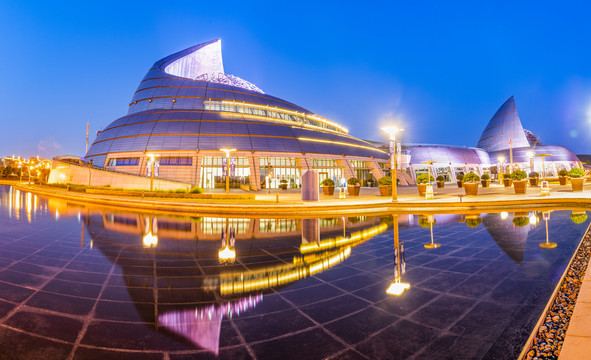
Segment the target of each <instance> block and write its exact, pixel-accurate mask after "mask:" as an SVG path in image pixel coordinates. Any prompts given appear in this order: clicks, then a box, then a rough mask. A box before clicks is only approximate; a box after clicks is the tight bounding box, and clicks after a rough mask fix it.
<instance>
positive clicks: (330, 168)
mask: <svg viewBox="0 0 591 360" xmlns="http://www.w3.org/2000/svg"><path fill="white" fill-rule="evenodd" d="M311 163H312V169H314V170H317V171H318V177H319V179H320V182H321V183H322V181H323V180H324V179H326V178H330V179H332V180H333V181H334V183H335V185H336V186H340V185H341V179H342V177H343V169H341V168H340V167H338V166H337V163H336V161H334V160H330V159H311ZM345 180H346V179H345Z"/></svg>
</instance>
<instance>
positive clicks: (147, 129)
mask: <svg viewBox="0 0 591 360" xmlns="http://www.w3.org/2000/svg"><path fill="white" fill-rule="evenodd" d="M156 124H157V123H154V122H148V123H142V124H133V125H126V126H122V127H120V128H119V129H120V130H119V133H118V134H117V137H123V136H134V135H150V134H152V132H153V131H154V126H155V125H156Z"/></svg>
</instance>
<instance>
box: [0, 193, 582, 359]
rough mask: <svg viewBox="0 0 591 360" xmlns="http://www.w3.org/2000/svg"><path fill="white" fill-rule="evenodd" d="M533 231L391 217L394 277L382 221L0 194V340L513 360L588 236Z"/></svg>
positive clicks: (564, 219) (497, 218)
mask: <svg viewBox="0 0 591 360" xmlns="http://www.w3.org/2000/svg"><path fill="white" fill-rule="evenodd" d="M578 216H579V217H578V218H577V219H578V220H577V221H580V220H581V216H584V215H578ZM519 217H526V218H527V219H528V220H527V223H525V221H523V219H516V218H519ZM546 217H549V219H548V221H547V222H546V221H545V220H544V218H545V215H544V213H542V212H537V211H531V210H530V211H523V212H521V213H517V214H516V213H514V212H507V213H490V214H485V213H483V214H478V215H476V214H472V215H460V214H436V215H434V217H433V219H434V220H435V221H434V224H433V226H432V227H431V226H429V223H425V222H424V221H423V222H422V223H421V221H420V220H421V218H424V217H423V216H421V215H419V214H412V215H411V214H400V215H398V223H399V234H400V235H399V238H400V245H401V246H403V247H404V249H405V251H404V254H403V255H404V258H405V261H404V263H403V264H401V265H403V266H404V269H403V267H402V266H401V269H403V270H405V271H398V270H396V269H394V266H395V265H394V264H395V263H394V242H393V235H392V217H391V215H385V216H381V217H380V216H366V217H349V216H347V217H338V218H329V219H305V220H304V221H302V220H299V219H272V218H263V219H249V218H229V219H226V218H215V217H196V218H184V217H170V216H164V215H154V214H134V213H129V212H119V211H112V210H108V211H97V210H93V209H86V208H84V207H82V206H79V205H73V204H68V203H66V202H63V201H59V200H55V199H51V200H48V199H46V198H43V197H40V196H36V195H33V194H28V193H23V192H17V191H16V190H9V188H7V187H0V228H1V229H2V232H1V233H0V245H2V251H1V252H0V318H2V319H3V320H2V323H1V324H0V336H3V337H4V338H16V336H17V335H18V337H19V339H21V340H19V341H20V342H25V343H26V342H27V341H28V340H26V339H27V336H29V337H30V339H32V340H30V342H31V346H29V347H25V350H23V348H22V347H21V348H20V351H21V352H22V351H24V352H22V356H25V355H26V356H29V357H33V354H32V351H33V349H42V350H43V351H48V352H47V353H48V354H52V356H53V355H55V356H53V357H55V358H67V357H68V354H70V352H71V351H72V349H73V348H74V347H76V349H75V350H74V351H75V352H76V354H82V355H80V357H82V358H84V357H85V356H84V354H85V351H90V352H92V351H95V352H96V351H98V350H96V349H102V350H100V351H105V352H106V353H105V354H104V357H106V358H109V357H117V354H118V353H117V352H118V351H125V352H127V353H130V352H131V353H141V352H146V351H147V352H150V353H151V354H153V353H158V354H160V355H162V356H164V354H168V355H167V356H169V357H170V358H174V356H175V355H179V356H180V355H181V354H183V355H187V354H189V355H191V356H192V357H195V358H199V357H200V356H203V357H207V356H208V355H206V353H210V354H211V352H213V353H214V354H219V356H220V357H222V358H223V357H240V356H246V357H248V356H249V354H254V355H255V356H257V357H259V358H266V357H269V356H277V357H282V358H298V357H299V358H301V357H302V356H303V355H302V354H305V355H307V356H308V357H310V358H314V357H318V358H323V357H329V356H349V355H351V356H354V355H360V354H361V355H363V356H366V357H369V358H392V357H395V358H405V357H409V356H419V357H430V358H440V357H441V356H442V354H452V353H453V354H457V357H459V358H461V357H464V358H515V357H516V356H517V354H519V352H520V351H521V345H522V344H523V343H524V342H525V340H526V338H527V336H528V335H529V329H531V328H533V326H534V324H535V322H536V321H537V318H538V316H539V315H540V313H541V311H542V309H543V307H544V306H545V304H546V301H547V299H548V298H549V296H550V294H551V292H552V291H553V289H554V287H555V284H556V282H557V281H558V279H559V277H560V276H561V274H562V272H563V270H564V268H565V267H566V264H567V263H568V261H569V260H570V257H571V256H572V254H573V252H574V250H575V248H576V246H577V245H578V240H580V237H581V236H582V234H583V233H584V232H585V229H586V227H587V225H588V223H589V221H588V220H587V219H583V220H584V221H583V222H582V223H581V224H575V223H574V221H575V220H574V218H573V220H571V211H553V212H551V213H549V216H548V215H547V216H546ZM420 224H422V225H420ZM546 224H547V225H548V227H547V229H548V232H547V233H546ZM520 225H523V226H520ZM471 226H474V227H471ZM227 229H228V230H227ZM230 229H231V231H229V230H230ZM227 231H229V232H227ZM222 233H230V234H232V238H234V241H226V239H222V236H221V234H222ZM148 234H150V236H149V237H146V236H147V235H148ZM431 234H433V235H432V236H433V239H432V238H431ZM546 236H548V241H546ZM146 239H148V240H149V241H147V240H146ZM431 242H433V243H437V244H441V246H440V247H437V248H426V247H425V244H430V243H431ZM546 242H548V243H551V242H554V243H556V244H557V246H556V248H542V247H540V244H544V243H546ZM224 246H227V247H229V248H231V249H232V250H233V251H234V252H235V256H234V257H233V258H231V259H229V260H226V261H221V259H220V258H219V253H220V249H222V248H223V247H224ZM397 271H398V273H397ZM396 273H397V274H398V275H399V276H400V282H401V283H404V284H408V285H409V287H408V288H406V289H405V290H404V291H403V292H402V293H401V295H399V296H392V295H388V294H387V293H386V290H387V289H388V288H389V286H390V285H391V284H392V283H393V282H395V281H394V280H395V274H396ZM263 294H264V299H265V300H264V301H262V297H263ZM22 305H24V306H22ZM255 305H256V306H255ZM81 317H82V318H85V319H87V320H85V321H87V322H88V323H87V326H82V324H83V323H82V322H80V318H81ZM31 324H37V325H35V326H31ZM40 324H43V325H40ZM14 329H16V332H15V330H14ZM110 334H117V336H113V335H110ZM25 335H26V336H25ZM23 336H24V338H23ZM39 336H41V338H39ZM77 338H79V339H80V341H79V345H76V339H77ZM23 339H25V340H23ZM39 339H43V340H42V341H41V340H39ZM50 339H56V341H53V340H50ZM8 348H9V349H8V350H7V351H8V352H7V354H8V355H7V356H9V355H10V354H11V353H10V351H11V349H14V348H12V347H11V346H8ZM27 348H30V349H31V350H26V349H27ZM49 349H50V350H51V351H50V350H49ZM3 350H4V349H3ZM62 350H63V354H65V355H64V356H61V355H60V354H62V353H61V352H60V351H62ZM15 351H16V350H15ZM29 351H30V352H29ZM88 356H90V355H88Z"/></svg>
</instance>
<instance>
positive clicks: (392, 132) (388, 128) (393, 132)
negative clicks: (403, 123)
mask: <svg viewBox="0 0 591 360" xmlns="http://www.w3.org/2000/svg"><path fill="white" fill-rule="evenodd" d="M382 130H384V131H385V132H386V133H387V134H388V135H389V136H390V140H395V138H396V133H398V132H399V131H404V129H399V128H398V127H397V126H386V127H383V128H382Z"/></svg>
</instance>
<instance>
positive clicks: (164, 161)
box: [160, 157, 193, 166]
mask: <svg viewBox="0 0 591 360" xmlns="http://www.w3.org/2000/svg"><path fill="white" fill-rule="evenodd" d="M160 165H179V166H191V165H193V158H190V157H163V158H161V159H160Z"/></svg>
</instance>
